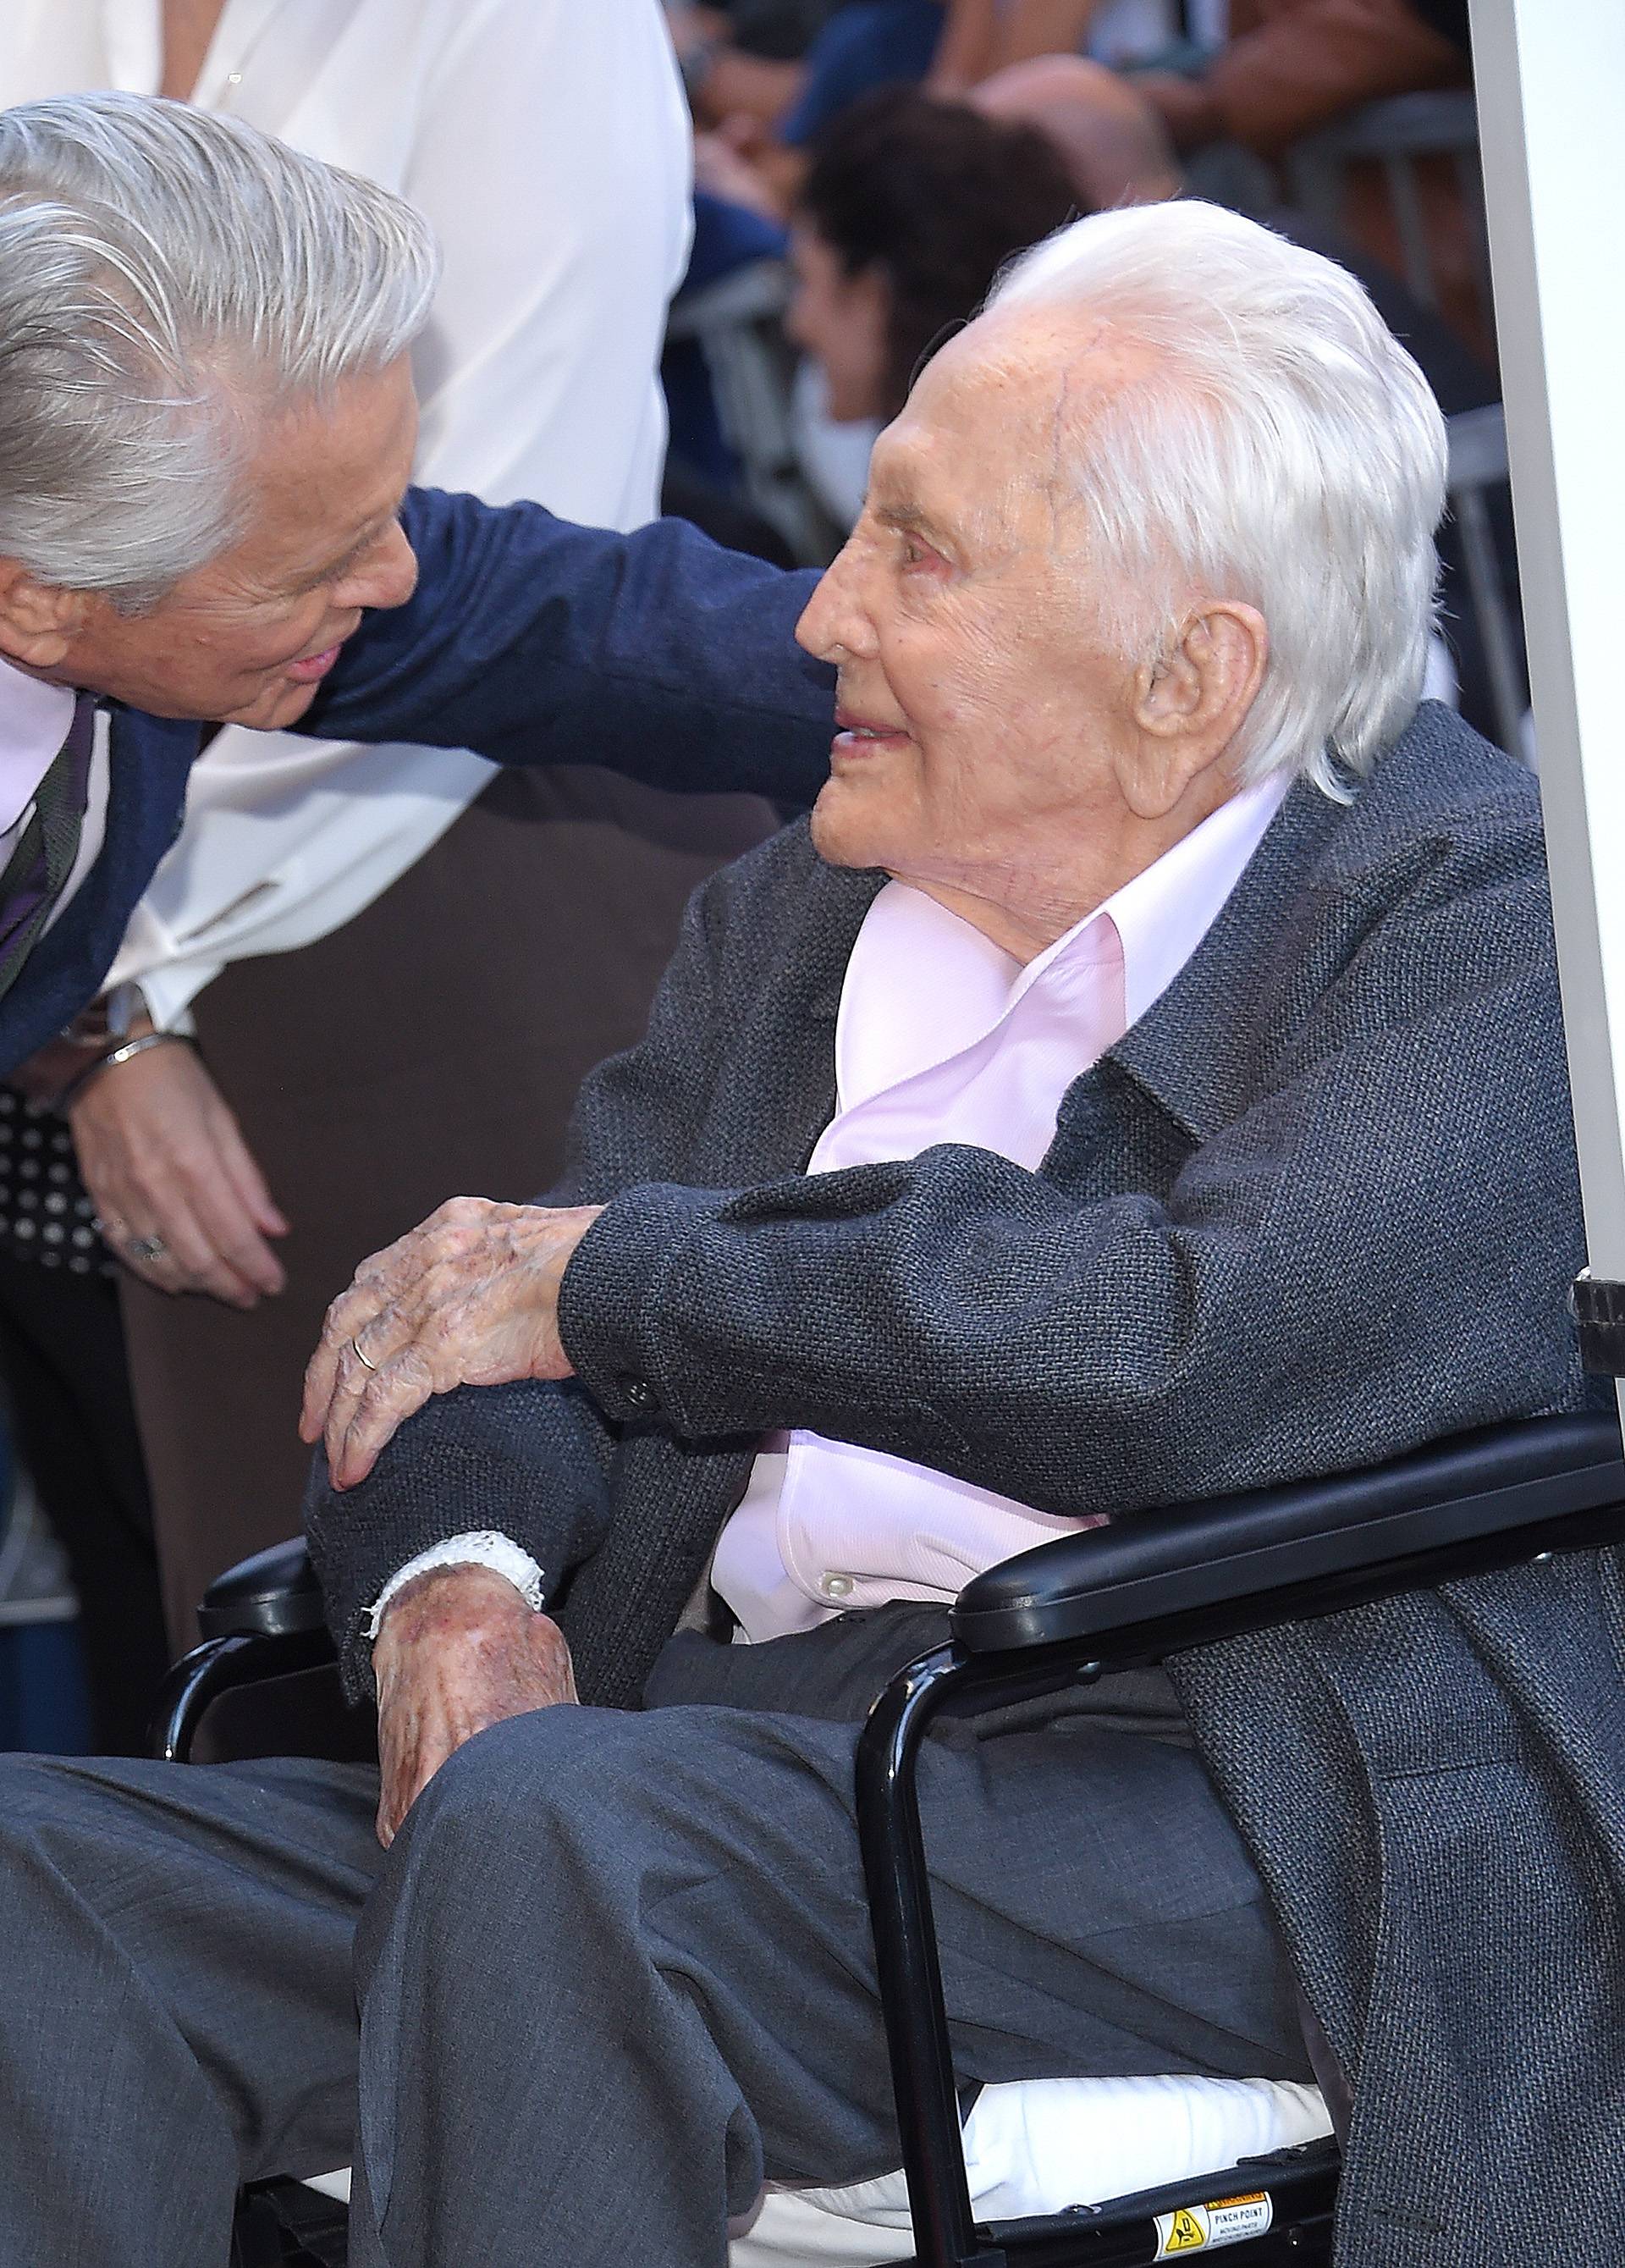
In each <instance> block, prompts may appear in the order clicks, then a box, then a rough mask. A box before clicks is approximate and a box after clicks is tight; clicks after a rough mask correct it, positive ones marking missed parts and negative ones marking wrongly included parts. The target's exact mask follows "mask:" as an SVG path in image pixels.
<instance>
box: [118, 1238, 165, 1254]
mask: <svg viewBox="0 0 1625 2268" xmlns="http://www.w3.org/2000/svg"><path fill="white" fill-rule="evenodd" d="M124 1249H125V1251H126V1252H128V1253H129V1256H130V1258H131V1259H132V1260H164V1259H166V1258H167V1257H168V1255H169V1247H168V1245H166V1244H165V1241H164V1240H163V1238H162V1237H161V1236H132V1237H131V1238H130V1240H129V1243H128V1244H126V1246H125V1247H124Z"/></svg>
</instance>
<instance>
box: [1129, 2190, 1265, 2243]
mask: <svg viewBox="0 0 1625 2268" xmlns="http://www.w3.org/2000/svg"><path fill="white" fill-rule="evenodd" d="M1274 2219H1275V2206H1274V2205H1273V2204H1272V2203H1271V2202H1270V2200H1269V2198H1268V2196H1267V2195H1266V2194H1265V2192H1264V2191H1262V2190H1258V2191H1254V2193H1253V2194H1252V2195H1251V2196H1249V2197H1233V2198H1217V2199H1216V2200H1215V2202H1214V2203H1213V2204H1212V2205H1180V2208H1179V2210H1178V2211H1177V2212H1175V2213H1158V2216H1157V2255H1156V2257H1157V2258H1158V2260H1179V2259H1182V2258H1183V2257H1184V2256H1185V2254H1186V2253H1188V2252H1217V2251H1218V2250H1220V2249H1221V2248H1222V2247H1223V2246H1224V2245H1226V2244H1241V2243H1244V2242H1246V2239H1247V2238H1248V2237H1249V2236H1262V2235H1263V2234H1264V2232H1265V2231H1266V2230H1267V2229H1268V2227H1269V2225H1270V2223H1271V2221H1273V2220H1274Z"/></svg>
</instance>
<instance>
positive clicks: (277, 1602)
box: [197, 1535, 323, 1638]
mask: <svg viewBox="0 0 1625 2268" xmlns="http://www.w3.org/2000/svg"><path fill="white" fill-rule="evenodd" d="M322 1624H323V1615H322V1605H321V1589H320V1585H319V1584H318V1583H317V1580H316V1570H315V1569H314V1568H313V1567H312V1565H311V1555H310V1552H309V1550H308V1549H307V1547H306V1545H305V1539H304V1537H303V1536H301V1535H296V1536H293V1537H292V1538H290V1541H289V1542H288V1543H273V1544H272V1546H271V1548H270V1550H268V1551H256V1552H255V1553H254V1557H253V1558H252V1559H239V1561H238V1563H237V1565H236V1566H235V1567H228V1568H227V1569H226V1571H225V1572H224V1575H217V1576H216V1578H215V1580H214V1581H213V1582H212V1583H211V1584H210V1586H209V1588H208V1589H207V1590H206V1591H205V1592H204V1594H203V1603H202V1606H201V1607H199V1609H198V1610H197V1626H198V1628H199V1630H200V1631H202V1634H203V1636H204V1637H205V1638H238V1637H242V1638H285V1637H287V1636H289V1635H290V1633H291V1632H293V1631H314V1630H320V1629H321V1627H322Z"/></svg>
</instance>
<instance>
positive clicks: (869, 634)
mask: <svg viewBox="0 0 1625 2268" xmlns="http://www.w3.org/2000/svg"><path fill="white" fill-rule="evenodd" d="M866 554H867V547H866V546H864V545H863V544H861V543H860V542H859V541H858V538H857V536H856V535H854V536H851V537H849V539H848V541H847V543H846V545H845V547H844V549H842V551H841V552H840V553H839V554H838V555H837V556H836V557H835V561H834V563H832V564H831V565H830V566H828V567H827V568H826V569H825V571H824V573H823V576H822V578H821V579H820V582H819V585H818V588H817V589H816V590H815V591H814V592H813V596H812V597H811V598H810V599H809V600H807V603H806V605H805V607H804V608H802V612H801V620H800V621H799V622H798V623H797V624H796V643H797V644H798V645H799V646H801V647H802V648H803V649H804V650H805V652H808V653H810V654H813V655H814V656H815V657H816V658H817V659H818V660H820V661H830V662H838V661H841V660H842V659H846V658H848V657H849V656H851V655H854V654H868V653H872V652H874V624H873V621H872V619H871V614H870V610H869V608H868V606H867V605H866V603H865V600H864V584H865V580H866V572H865V563H866Z"/></svg>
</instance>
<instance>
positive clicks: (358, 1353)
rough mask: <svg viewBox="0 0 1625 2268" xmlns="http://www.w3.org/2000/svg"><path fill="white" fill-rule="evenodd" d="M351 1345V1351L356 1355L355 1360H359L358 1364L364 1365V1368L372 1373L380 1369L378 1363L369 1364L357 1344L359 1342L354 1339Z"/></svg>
mask: <svg viewBox="0 0 1625 2268" xmlns="http://www.w3.org/2000/svg"><path fill="white" fill-rule="evenodd" d="M349 1344H350V1348H351V1351H353V1353H354V1355H355V1358H356V1359H357V1362H358V1363H360V1364H362V1365H363V1366H364V1368H365V1369H367V1370H372V1371H375V1370H376V1369H377V1368H378V1365H377V1363H375V1362H368V1360H367V1359H366V1357H365V1355H364V1354H363V1353H362V1351H361V1349H360V1347H359V1345H358V1344H357V1342H356V1341H355V1340H354V1339H351V1341H350V1343H349Z"/></svg>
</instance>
